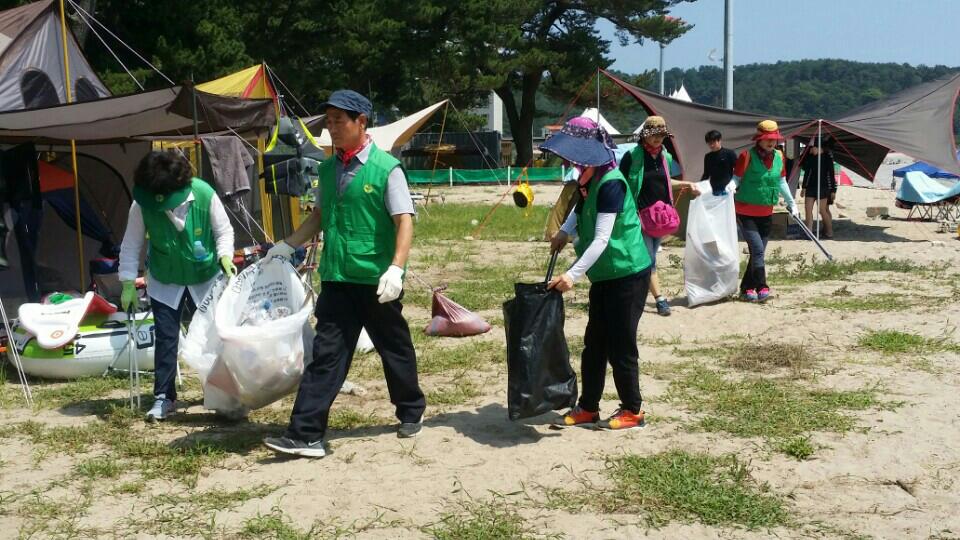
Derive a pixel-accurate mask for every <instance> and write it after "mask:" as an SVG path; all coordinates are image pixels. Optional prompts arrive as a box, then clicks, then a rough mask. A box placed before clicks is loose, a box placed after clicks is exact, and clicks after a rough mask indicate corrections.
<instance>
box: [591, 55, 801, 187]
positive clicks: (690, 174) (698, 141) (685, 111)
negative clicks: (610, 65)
mask: <svg viewBox="0 0 960 540" xmlns="http://www.w3.org/2000/svg"><path fill="white" fill-rule="evenodd" d="M601 71H602V72H603V74H604V75H606V76H607V77H609V78H610V80H612V81H613V82H614V83H616V84H617V85H619V86H620V87H622V88H623V89H624V90H625V91H626V92H627V93H628V94H630V95H632V96H633V97H634V98H635V99H636V100H637V101H638V102H640V105H642V106H643V108H644V109H646V111H647V114H651V115H658V116H662V117H663V118H664V120H666V121H667V128H669V129H670V133H671V135H672V139H673V141H672V142H673V147H674V149H675V150H676V152H675V153H676V154H677V159H678V160H679V161H680V166H681V167H682V169H683V179H684V180H689V181H692V182H696V181H699V180H700V177H701V176H703V155H704V154H706V153H707V152H708V150H707V146H706V143H705V142H704V141H703V136H704V135H706V133H707V132H708V131H710V130H711V129H716V130H719V131H720V132H721V133H722V134H723V145H724V146H726V147H727V148H731V149H734V150H740V149H743V148H747V147H748V146H750V145H751V144H753V142H752V141H751V140H750V138H751V137H753V135H754V134H755V133H756V132H757V122H759V121H761V120H764V119H767V118H772V119H774V120H776V121H777V123H778V124H779V125H780V131H781V132H782V133H786V132H787V131H790V130H798V129H800V128H802V127H804V126H805V125H806V124H807V123H808V122H809V120H801V119H797V118H781V117H776V116H765V115H762V114H754V113H745V112H739V111H730V110H727V109H720V108H717V107H710V106H709V105H701V104H698V103H690V102H687V101H679V100H676V99H671V98H668V97H666V96H661V95H660V94H657V93H654V92H651V91H649V90H644V89H643V88H637V87H636V86H633V85H631V84H628V83H625V82H623V81H621V80H620V79H618V78H616V77H614V76H613V75H611V74H610V73H608V72H606V71H603V70H601Z"/></svg>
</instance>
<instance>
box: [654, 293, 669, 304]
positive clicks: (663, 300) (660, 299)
mask: <svg viewBox="0 0 960 540" xmlns="http://www.w3.org/2000/svg"><path fill="white" fill-rule="evenodd" d="M656 300H657V302H666V300H667V297H666V296H664V295H662V294H661V295H660V296H658V297H657V298H656Z"/></svg>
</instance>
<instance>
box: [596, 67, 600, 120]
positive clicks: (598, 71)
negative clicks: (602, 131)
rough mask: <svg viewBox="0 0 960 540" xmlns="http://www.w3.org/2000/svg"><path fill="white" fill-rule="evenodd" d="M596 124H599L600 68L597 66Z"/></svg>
mask: <svg viewBox="0 0 960 540" xmlns="http://www.w3.org/2000/svg"><path fill="white" fill-rule="evenodd" d="M597 125H598V126H599V125H600V68H597Z"/></svg>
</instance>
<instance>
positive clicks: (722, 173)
mask: <svg viewBox="0 0 960 540" xmlns="http://www.w3.org/2000/svg"><path fill="white" fill-rule="evenodd" d="M703 140H704V141H706V143H707V148H709V149H710V151H709V152H707V153H706V154H704V155H703V176H702V177H701V178H700V180H701V181H703V180H708V179H709V180H710V188H711V189H712V190H713V194H714V195H717V196H719V195H726V193H727V185H728V184H730V179H731V178H733V166H734V164H736V162H737V153H736V152H734V151H733V150H730V149H729V148H724V147H723V136H722V135H721V134H720V132H719V131H717V130H715V129H712V130H710V131H708V132H707V134H706V135H704V137H703Z"/></svg>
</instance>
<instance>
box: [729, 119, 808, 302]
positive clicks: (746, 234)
mask: <svg viewBox="0 0 960 540" xmlns="http://www.w3.org/2000/svg"><path fill="white" fill-rule="evenodd" d="M753 140H754V141H755V142H756V144H755V145H754V146H753V147H752V148H749V149H747V150H744V151H743V152H741V153H740V156H739V157H738V158H737V163H736V165H735V166H734V168H733V181H734V183H736V184H737V193H736V195H735V196H734V202H735V207H736V212H737V225H738V226H739V228H740V235H741V236H742V237H743V239H744V240H745V241H746V242H747V248H748V249H749V250H750V260H749V262H748V263H747V268H746V270H745V271H744V273H743V280H742V281H741V282H740V294H741V298H742V299H743V300H746V301H747V302H764V301H766V300H767V298H769V296H770V287H769V285H767V271H766V263H765V262H764V255H765V250H766V248H767V240H768V239H769V237H770V226H771V224H772V221H773V218H772V216H773V207H774V205H776V204H777V203H778V202H780V196H781V195H782V196H783V200H784V202H785V203H786V205H787V211H788V212H790V214H791V215H793V216H794V218H796V219H797V220H799V219H800V213H799V211H798V210H797V205H796V203H795V202H794V200H793V195H791V194H790V187H789V186H788V185H787V178H786V164H785V161H784V159H785V158H784V156H783V153H782V152H780V151H779V150H777V149H776V144H777V141H780V140H783V136H781V135H780V128H779V126H777V123H776V122H775V121H773V120H763V121H761V122H760V123H758V124H757V133H756V134H755V135H754V136H753Z"/></svg>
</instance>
